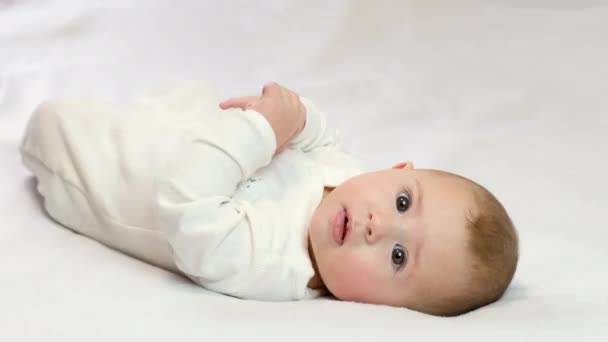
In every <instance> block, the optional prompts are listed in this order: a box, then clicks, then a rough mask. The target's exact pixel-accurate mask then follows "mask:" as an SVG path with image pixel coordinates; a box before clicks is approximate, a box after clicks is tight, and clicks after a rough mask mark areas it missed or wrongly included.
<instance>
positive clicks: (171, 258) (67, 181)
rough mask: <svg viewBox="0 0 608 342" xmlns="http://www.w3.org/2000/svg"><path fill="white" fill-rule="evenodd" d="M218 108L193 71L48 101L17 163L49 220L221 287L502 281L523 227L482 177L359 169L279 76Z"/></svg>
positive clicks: (356, 289)
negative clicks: (178, 80)
mask: <svg viewBox="0 0 608 342" xmlns="http://www.w3.org/2000/svg"><path fill="white" fill-rule="evenodd" d="M219 107H220V108H218V101H217V100H216V98H215V97H214V96H212V95H211V93H210V92H209V91H208V90H207V88H206V87H204V86H203V85H201V84H199V83H188V84H185V85H183V86H181V87H178V88H176V89H173V90H170V91H168V92H166V93H164V94H161V95H159V96H156V97H150V98H145V99H142V100H140V101H139V102H136V103H135V104H133V105H131V106H130V107H128V108H126V109H124V110H121V111H116V110H113V109H112V108H109V107H108V106H106V105H104V104H102V103H98V102H93V101H54V102H46V103H44V104H43V105H41V106H40V107H39V108H38V109H37V111H36V112H35V113H34V115H33V116H32V118H31V119H30V122H29V124H28V127H27V131H26V133H25V136H24V139H23V142H22V146H21V153H22V158H23V162H24V164H25V165H26V166H27V167H28V168H29V169H30V170H31V171H32V173H33V174H34V175H35V177H36V178H37V180H38V191H39V192H40V193H41V195H42V196H43V198H44V207H45V209H46V211H47V212H48V213H49V214H50V216H51V217H53V218H54V219H55V220H57V221H58V222H60V223H62V224H63V225H65V226H67V227H69V228H71V229H72V230H74V231H76V232H78V233H81V234H83V235H86V236H89V237H91V238H94V239H96V240H98V241H100V242H102V243H104V244H106V245H108V246H110V247H112V248H115V249H118V250H120V251H123V252H125V253H127V254H129V255H132V256H134V257H137V258H139V259H142V260H144V261H147V262H149V263H152V264H154V265H157V266H159V267H162V268H165V269H168V270H171V271H174V272H177V273H180V274H183V275H185V276H187V277H188V278H190V279H192V280H193V281H194V282H196V283H197V284H199V285H201V286H203V287H205V288H207V289H210V290H213V291H217V292H220V293H224V294H227V295H231V296H235V297H240V298H248V299H258V300H276V301H281V300H299V299H305V298H314V297H318V296H321V295H323V294H327V292H329V293H330V294H332V295H333V296H335V297H336V298H338V299H340V300H346V301H356V302H363V303H373V304H384V305H391V306H399V307H406V308H410V309H413V310H418V311H421V312H425V313H429V314H434V315H444V316H451V315H458V314H462V313H465V312H467V311H470V310H473V309H476V308H478V307H481V306H484V305H486V304H489V303H492V302H494V301H496V300H498V299H499V298H500V297H501V296H502V294H503V293H504V292H505V290H506V289H507V287H508V285H509V283H510V282H511V279H512V278H513V274H514V272H515V269H516V265H517V261H518V239H517V234H516V231H515V228H514V226H513V224H512V223H511V220H510V219H509V216H508V215H507V213H506V211H505V209H504V208H503V206H502V205H501V204H500V203H499V202H498V200H497V199H496V198H495V197H494V196H493V195H492V194H491V193H490V192H488V190H486V189H485V188H483V187H482V186H480V185H479V184H477V183H475V182H473V181H471V180H468V179H466V178H464V177H461V176H458V175H455V174H451V173H448V172H443V171H437V170H421V169H414V165H413V164H412V163H411V162H402V163H399V164H397V165H395V166H393V167H392V168H389V169H384V170H379V171H374V172H364V171H363V169H362V168H361V166H360V165H359V164H358V163H357V162H356V161H355V160H354V159H353V158H352V157H351V156H349V155H348V154H347V153H346V152H345V150H344V148H343V147H342V145H341V144H340V142H339V140H338V138H337V135H336V133H335V131H333V130H331V129H330V128H329V127H328V126H327V123H326V119H325V117H324V115H323V114H322V113H321V112H320V111H319V110H317V108H316V107H315V106H314V105H313V104H312V103H311V102H310V101H309V100H307V99H305V98H301V97H299V96H298V95H297V94H295V93H294V92H292V91H290V90H288V89H286V88H284V87H282V86H280V85H278V84H276V83H270V84H268V85H266V86H265V87H264V89H263V91H262V93H261V94H260V95H258V96H248V97H240V98H232V99H228V100H226V101H224V102H221V103H219Z"/></svg>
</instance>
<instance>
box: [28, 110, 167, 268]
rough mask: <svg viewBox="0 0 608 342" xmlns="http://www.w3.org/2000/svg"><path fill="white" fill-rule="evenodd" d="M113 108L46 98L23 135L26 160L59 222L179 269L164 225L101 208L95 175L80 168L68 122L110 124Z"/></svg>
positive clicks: (46, 205)
mask: <svg viewBox="0 0 608 342" xmlns="http://www.w3.org/2000/svg"><path fill="white" fill-rule="evenodd" d="M83 109H86V110H84V111H83ZM109 112H110V111H109V109H108V108H106V107H105V106H103V105H102V104H98V103H95V104H92V103H88V104H83V103H77V102H73V103H68V102H48V103H45V104H43V105H42V106H40V107H39V108H38V110H37V111H36V112H35V113H34V115H33V116H32V118H31V119H30V122H29V124H28V127H27V130H26V133H25V136H24V138H23V141H22V145H21V155H22V158H23V163H24V164H25V165H26V167H28V168H29V169H30V171H31V172H32V173H33V174H34V176H35V177H36V178H37V180H38V191H39V192H40V194H41V195H42V197H43V198H44V208H45V209H46V211H47V212H48V214H49V215H50V216H51V217H52V218H54V219H55V220H57V221H58V222H59V223H61V224H63V225H65V226H67V227H68V228H70V229H72V230H74V231H75V232H77V233H80V234H83V235H86V236H88V237H91V238H93V239H96V240H98V241H100V242H102V243H104V244H106V245H108V246H110V247H112V248H115V249H118V250H121V251H123V252H125V253H127V254H130V255H132V256H135V257H137V258H140V259H142V260H144V261H147V262H150V263H152V264H155V265H157V266H160V267H162V268H165V269H168V270H171V271H177V270H176V267H175V266H174V263H173V260H172V255H171V251H170V249H169V246H168V244H167V242H166V239H165V238H164V236H163V235H162V234H161V233H160V232H159V231H155V230H152V229H145V228H140V227H133V226H128V225H125V224H124V223H122V222H117V221H116V220H113V219H112V217H109V216H108V215H107V214H106V213H104V212H103V210H100V209H99V205H98V203H95V198H94V196H92V194H91V192H90V191H88V189H90V188H91V187H90V184H87V182H90V181H91V180H90V179H87V174H86V173H82V172H75V171H74V169H78V165H79V164H78V155H79V154H78V152H79V151H78V149H79V146H78V141H77V140H74V141H70V137H69V134H66V131H65V127H66V126H67V125H68V122H73V121H78V120H80V121H82V122H84V123H85V124H83V125H81V126H78V128H79V129H82V130H85V131H86V130H87V129H91V130H95V129H96V127H99V126H101V125H103V124H104V120H103V117H104V116H107V115H108V113H109ZM76 119H78V120H76ZM73 128H74V127H73V126H72V129H73ZM99 128H101V127H99ZM81 133H84V134H86V133H87V132H81ZM104 162H107V161H104V160H100V161H99V163H100V166H101V165H102V163H104ZM100 172H103V171H100Z"/></svg>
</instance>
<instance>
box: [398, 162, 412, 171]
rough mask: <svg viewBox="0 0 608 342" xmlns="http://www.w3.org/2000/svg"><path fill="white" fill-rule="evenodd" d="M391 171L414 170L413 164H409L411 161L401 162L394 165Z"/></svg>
mask: <svg viewBox="0 0 608 342" xmlns="http://www.w3.org/2000/svg"><path fill="white" fill-rule="evenodd" d="M393 169H405V170H413V169H414V163H413V162H411V161H407V162H401V163H399V164H396V165H395V166H393Z"/></svg>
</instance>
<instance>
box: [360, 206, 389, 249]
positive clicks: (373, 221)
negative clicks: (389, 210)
mask: <svg viewBox="0 0 608 342" xmlns="http://www.w3.org/2000/svg"><path fill="white" fill-rule="evenodd" d="M385 221H386V220H385V219H383V215H382V214H381V213H378V212H377V213H373V212H370V213H369V214H368V220H367V224H366V225H365V239H366V240H367V242H368V243H370V244H373V243H375V242H376V241H378V240H380V239H381V238H382V236H384V233H385V231H386V229H385V228H384V226H385V223H384V222H385Z"/></svg>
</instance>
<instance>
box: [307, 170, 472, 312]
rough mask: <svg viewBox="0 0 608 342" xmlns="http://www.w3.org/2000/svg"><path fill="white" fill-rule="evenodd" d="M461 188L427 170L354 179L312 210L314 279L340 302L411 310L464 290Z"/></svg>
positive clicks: (465, 196)
mask: <svg viewBox="0 0 608 342" xmlns="http://www.w3.org/2000/svg"><path fill="white" fill-rule="evenodd" d="M472 203H473V198H472V196H471V195H470V194H469V192H468V191H467V189H466V186H465V184H464V183H463V182H462V181H459V180H457V179H455V178H453V177H448V176H442V175H438V174H437V173H434V172H432V171H428V170H413V169H411V168H407V167H406V168H393V169H388V170H382V171H377V172H371V173H366V174H363V175H360V176H357V177H353V178H352V179H350V180H348V181H347V182H345V183H344V184H342V185H340V186H338V187H337V188H335V189H334V190H333V191H332V192H331V193H330V194H328V195H327V196H326V197H325V199H324V200H323V201H322V202H321V204H320V205H319V207H318V208H317V210H316V212H315V214H314V216H313V219H312V221H311V226H310V242H311V247H312V251H313V254H314V258H315V261H316V263H317V268H318V270H319V273H320V276H321V278H322V279H323V282H324V283H325V286H327V288H328V289H329V291H330V292H331V293H332V294H333V295H334V296H336V297H337V298H338V299H341V300H348V301H355V302H365V303H374V304H385V305H392V306H406V307H412V306H413V305H414V304H413V303H416V301H417V300H420V298H423V297H425V296H426V297H428V296H436V295H443V294H446V295H447V294H449V293H450V291H458V289H461V288H463V287H464V286H466V282H467V279H468V278H467V277H468V272H467V270H468V269H469V267H470V266H469V267H467V265H468V263H467V258H468V253H467V250H466V245H467V237H468V235H467V234H468V233H467V231H466V229H465V224H466V217H465V215H466V214H467V210H470V209H471V207H472Z"/></svg>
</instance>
